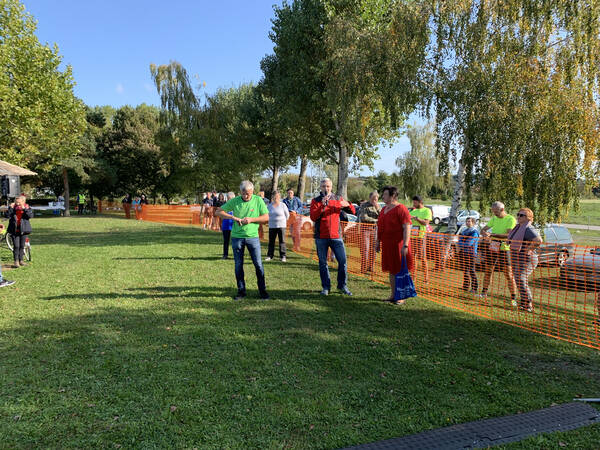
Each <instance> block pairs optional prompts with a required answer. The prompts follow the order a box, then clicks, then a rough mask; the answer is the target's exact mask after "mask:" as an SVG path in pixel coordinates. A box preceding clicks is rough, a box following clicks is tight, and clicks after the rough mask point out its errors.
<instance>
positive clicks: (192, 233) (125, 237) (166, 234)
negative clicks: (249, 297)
mask: <svg viewBox="0 0 600 450" xmlns="http://www.w3.org/2000/svg"><path fill="white" fill-rule="evenodd" d="M32 242H33V245H44V244H54V245H67V246H83V247H104V246H114V245H116V246H123V245H126V246H128V247H132V246H139V245H154V244H221V245H222V242H223V241H222V239H221V237H220V236H219V235H217V234H214V233H207V232H203V231H202V230H196V229H187V228H182V229H178V230H177V232H176V233H174V232H173V230H170V229H168V228H166V227H164V226H156V227H152V228H143V229H139V230H137V229H116V230H115V231H114V232H110V231H102V232H85V231H67V232H61V233H57V232H56V231H54V230H52V229H47V228H44V229H40V230H35V232H34V234H32Z"/></svg>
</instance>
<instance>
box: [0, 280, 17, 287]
mask: <svg viewBox="0 0 600 450" xmlns="http://www.w3.org/2000/svg"><path fill="white" fill-rule="evenodd" d="M15 283H16V282H15V281H9V280H2V281H0V288H3V287H6V286H12V285H13V284H15Z"/></svg>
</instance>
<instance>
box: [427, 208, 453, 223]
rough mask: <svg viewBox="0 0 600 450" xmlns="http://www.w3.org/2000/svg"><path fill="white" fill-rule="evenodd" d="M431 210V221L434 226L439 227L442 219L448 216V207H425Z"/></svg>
mask: <svg viewBox="0 0 600 450" xmlns="http://www.w3.org/2000/svg"><path fill="white" fill-rule="evenodd" d="M425 206H426V207H427V208H429V209H430V210H431V217H432V219H431V221H432V222H433V224H434V225H439V224H440V223H441V222H442V220H443V219H446V218H447V217H448V216H450V207H448V206H445V205H425Z"/></svg>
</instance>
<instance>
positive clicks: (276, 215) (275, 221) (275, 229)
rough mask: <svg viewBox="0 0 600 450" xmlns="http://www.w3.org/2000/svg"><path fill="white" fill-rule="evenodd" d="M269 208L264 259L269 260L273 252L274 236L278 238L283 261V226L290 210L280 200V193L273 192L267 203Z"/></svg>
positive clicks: (283, 260) (284, 226) (285, 224)
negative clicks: (267, 243)
mask: <svg viewBox="0 0 600 450" xmlns="http://www.w3.org/2000/svg"><path fill="white" fill-rule="evenodd" d="M267 209H268V210H269V248H268V250H267V257H266V258H265V261H271V260H272V259H273V256H274V254H275V238H276V237H278V238H279V257H280V258H281V261H282V262H285V228H286V226H287V221H288V218H289V217H290V212H289V210H288V207H287V206H286V204H285V203H283V202H282V201H281V194H280V193H279V192H275V193H274V194H273V201H272V202H271V203H269V204H268V205H267Z"/></svg>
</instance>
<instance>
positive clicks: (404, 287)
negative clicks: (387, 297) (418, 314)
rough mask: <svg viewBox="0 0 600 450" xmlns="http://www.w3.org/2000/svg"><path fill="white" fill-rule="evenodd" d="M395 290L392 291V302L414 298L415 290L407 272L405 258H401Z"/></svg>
mask: <svg viewBox="0 0 600 450" xmlns="http://www.w3.org/2000/svg"><path fill="white" fill-rule="evenodd" d="M395 279H396V283H395V284H396V289H395V290H394V300H395V301H396V300H404V299H406V298H411V297H416V296H417V290H416V289H415V284H414V283H413V280H412V278H411V276H410V272H409V271H408V266H407V264H406V258H405V257H402V266H401V268H400V272H398V273H397V274H396V277H395Z"/></svg>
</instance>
